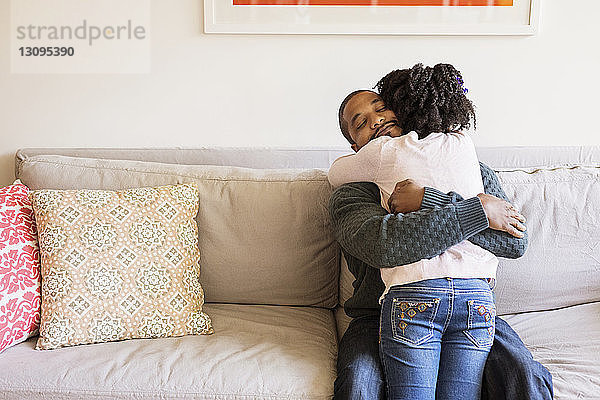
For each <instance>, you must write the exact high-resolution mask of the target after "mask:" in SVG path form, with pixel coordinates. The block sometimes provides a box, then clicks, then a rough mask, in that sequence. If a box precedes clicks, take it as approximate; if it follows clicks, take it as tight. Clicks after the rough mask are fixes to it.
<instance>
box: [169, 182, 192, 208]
mask: <svg viewBox="0 0 600 400" xmlns="http://www.w3.org/2000/svg"><path fill="white" fill-rule="evenodd" d="M171 195H172V196H173V197H174V198H175V201H177V202H178V203H179V204H182V205H184V206H186V207H188V208H193V207H194V204H195V203H196V202H197V201H198V188H197V187H195V186H193V185H178V186H174V187H173V188H172V189H171Z"/></svg>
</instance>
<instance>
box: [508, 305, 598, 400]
mask: <svg viewBox="0 0 600 400" xmlns="http://www.w3.org/2000/svg"><path fill="white" fill-rule="evenodd" d="M501 318H503V319H504V320H505V321H506V322H508V323H509V324H510V326H512V327H513V329H514V330H515V331H516V332H517V333H518V334H519V336H520V337H521V339H522V340H523V342H524V343H525V345H526V346H527V348H529V350H530V351H531V353H532V354H533V358H534V359H535V360H537V361H539V362H541V363H542V364H543V365H544V366H545V367H546V368H548V370H549V371H550V373H551V374H552V380H553V383H554V398H555V399H557V400H560V399H592V398H593V399H595V398H598V394H599V393H600V341H599V340H598V338H600V302H594V303H588V304H581V305H578V306H572V307H567V308H562V309H559V310H553V311H542V312H529V313H523V314H514V315H505V316H503V317H501Z"/></svg>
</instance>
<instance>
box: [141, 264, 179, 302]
mask: <svg viewBox="0 0 600 400" xmlns="http://www.w3.org/2000/svg"><path fill="white" fill-rule="evenodd" d="M136 284H137V287H138V289H140V292H142V293H143V294H145V295H147V296H150V297H158V296H160V295H163V294H165V293H167V292H168V291H169V289H170V286H171V276H170V275H169V271H167V269H166V268H164V267H163V268H161V267H159V266H158V265H156V264H155V263H153V262H151V263H150V265H144V266H143V267H142V268H140V269H139V270H138V277H137V279H136Z"/></svg>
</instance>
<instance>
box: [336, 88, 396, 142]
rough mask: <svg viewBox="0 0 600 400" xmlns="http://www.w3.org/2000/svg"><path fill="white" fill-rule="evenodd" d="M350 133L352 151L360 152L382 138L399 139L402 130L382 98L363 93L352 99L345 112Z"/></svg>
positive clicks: (371, 93)
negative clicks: (370, 142) (374, 140)
mask: <svg viewBox="0 0 600 400" xmlns="http://www.w3.org/2000/svg"><path fill="white" fill-rule="evenodd" d="M342 116H343V118H344V120H345V121H346V123H347V126H348V133H349V134H350V137H351V138H352V140H354V143H355V144H353V145H352V149H353V150H354V151H358V150H359V149H360V148H361V147H363V146H364V145H365V144H367V143H368V142H369V141H371V140H373V139H375V138H377V137H380V136H391V137H398V136H401V135H402V129H400V127H399V126H398V120H397V119H396V115H395V114H394V112H393V111H392V110H389V109H388V108H387V107H386V106H385V104H383V100H381V97H379V95H377V94H376V93H373V92H361V93H358V94H356V95H354V97H352V98H351V99H350V101H349V102H348V103H347V104H346V107H345V108H344V112H343V115H342Z"/></svg>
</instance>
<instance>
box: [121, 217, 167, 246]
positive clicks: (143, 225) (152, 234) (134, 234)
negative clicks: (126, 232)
mask: <svg viewBox="0 0 600 400" xmlns="http://www.w3.org/2000/svg"><path fill="white" fill-rule="evenodd" d="M130 236H131V238H132V239H133V240H134V241H135V243H136V244H137V245H138V246H142V247H144V248H146V249H147V250H154V249H155V248H157V247H160V246H162V245H163V243H164V241H165V238H166V236H167V232H165V230H164V229H163V227H162V225H161V223H160V222H159V221H153V220H151V219H150V218H148V217H145V218H144V220H143V221H142V222H140V223H135V224H133V225H132V228H131V233H130Z"/></svg>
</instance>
